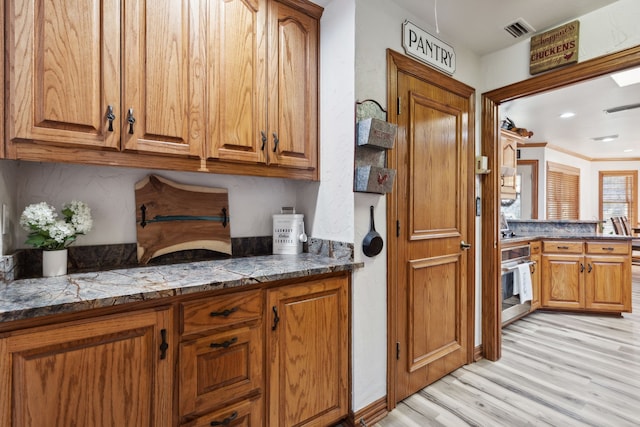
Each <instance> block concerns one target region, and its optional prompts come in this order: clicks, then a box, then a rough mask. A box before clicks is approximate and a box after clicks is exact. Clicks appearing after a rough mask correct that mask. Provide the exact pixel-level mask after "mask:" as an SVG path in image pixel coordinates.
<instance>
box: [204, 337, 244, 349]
mask: <svg viewBox="0 0 640 427" xmlns="http://www.w3.org/2000/svg"><path fill="white" fill-rule="evenodd" d="M237 342H238V337H233V338H231V339H230V340H226V341H224V342H212V343H211V344H209V347H211V348H229V347H230V346H232V345H233V344H235V343H237Z"/></svg>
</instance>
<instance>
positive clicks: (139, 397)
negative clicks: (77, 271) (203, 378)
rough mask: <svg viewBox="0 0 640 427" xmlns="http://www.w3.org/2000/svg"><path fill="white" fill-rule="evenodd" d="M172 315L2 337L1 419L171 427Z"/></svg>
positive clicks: (49, 425) (48, 425) (22, 426)
mask: <svg viewBox="0 0 640 427" xmlns="http://www.w3.org/2000/svg"><path fill="white" fill-rule="evenodd" d="M171 313H172V311H171V310H170V309H169V308H162V309H150V310H144V311H136V312H131V313H126V314H119V315H111V316H103V317H97V318H94V319H90V320H80V321H74V322H67V323H62V324H57V325H53V326H47V327H39V328H32V329H25V330H20V331H17V332H15V333H11V334H10V335H8V336H6V337H5V338H2V339H0V425H2V426H15V427H29V426H33V427H60V426H130V427H170V426H171V424H172V422H171V420H172V398H173V397H172V394H173V367H174V364H173V363H174V362H173V355H172V352H171V351H170V350H169V349H171V348H172V347H171V346H172V344H173V343H172V342H171V334H170V333H169V331H170V328H171V326H172V324H173V323H172V319H171ZM163 336H165V337H166V338H165V342H167V343H168V344H169V349H168V350H167V351H164V352H163V351H162V350H161V344H162V342H163V339H162V337H163Z"/></svg>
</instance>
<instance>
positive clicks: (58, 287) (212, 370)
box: [0, 254, 360, 427]
mask: <svg viewBox="0 0 640 427" xmlns="http://www.w3.org/2000/svg"><path fill="white" fill-rule="evenodd" d="M359 266H360V264H359V263H355V262H353V261H350V260H341V259H334V258H327V257H322V256H318V255H314V254H300V255H268V256H256V257H246V258H230V259H224V260H216V261H201V262H192V263H184V264H173V265H163V266H149V267H139V268H128V269H120V270H110V271H100V272H92V273H77V274H70V275H67V276H60V277H54V278H37V279H21V280H15V281H12V282H9V283H8V284H6V285H4V286H2V287H1V288H0V425H6V426H18V425H26V424H30V425H36V424H37V425H41V426H59V425H74V424H75V425H118V426H131V427H136V426H140V425H153V426H157V427H170V426H178V425H179V426H185V427H186V426H191V427H196V426H205V425H228V424H230V423H231V422H234V423H240V424H246V425H256V426H257V425H263V426H269V425H298V424H305V425H331V424H334V423H336V422H338V421H340V420H341V419H344V418H345V417H347V415H348V412H349V389H350V384H349V378H350V375H349V354H350V351H349V349H350V338H349V337H350V334H349V331H350V323H351V321H350V306H351V304H350V295H351V290H350V287H351V271H353V270H354V269H355V268H358V267H359ZM294 385H295V387H294ZM69 402H73V405H69Z"/></svg>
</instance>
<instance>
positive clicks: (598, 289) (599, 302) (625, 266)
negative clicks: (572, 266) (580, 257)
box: [585, 255, 631, 312]
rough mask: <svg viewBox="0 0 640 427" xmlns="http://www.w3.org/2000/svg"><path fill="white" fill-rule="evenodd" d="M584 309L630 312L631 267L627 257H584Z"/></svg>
mask: <svg viewBox="0 0 640 427" xmlns="http://www.w3.org/2000/svg"><path fill="white" fill-rule="evenodd" d="M586 268H587V274H586V280H585V294H586V295H585V308H587V309H591V310H600V311H610V312H621V311H631V285H630V284H631V274H630V273H631V266H630V262H629V256H628V255H627V256H615V255H610V256H606V255H594V256H587V257H586Z"/></svg>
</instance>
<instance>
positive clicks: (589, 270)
mask: <svg viewBox="0 0 640 427" xmlns="http://www.w3.org/2000/svg"><path fill="white" fill-rule="evenodd" d="M587 266H588V267H589V269H588V270H587V273H591V270H593V267H592V266H591V264H587Z"/></svg>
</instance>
